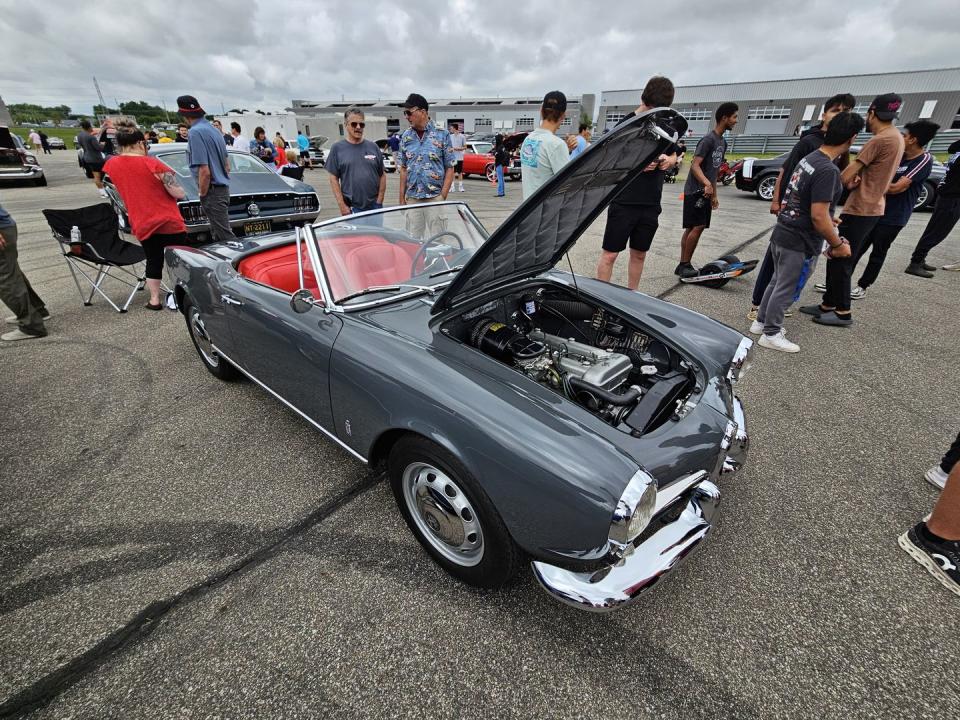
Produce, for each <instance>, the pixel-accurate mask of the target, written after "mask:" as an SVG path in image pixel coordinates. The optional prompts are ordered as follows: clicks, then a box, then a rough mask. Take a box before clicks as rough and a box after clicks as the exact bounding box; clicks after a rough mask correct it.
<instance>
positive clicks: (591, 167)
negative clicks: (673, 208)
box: [431, 108, 687, 314]
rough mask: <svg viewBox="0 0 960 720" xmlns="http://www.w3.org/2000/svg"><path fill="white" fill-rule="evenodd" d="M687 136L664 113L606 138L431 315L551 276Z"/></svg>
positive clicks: (518, 218)
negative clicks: (620, 197) (622, 195)
mask: <svg viewBox="0 0 960 720" xmlns="http://www.w3.org/2000/svg"><path fill="white" fill-rule="evenodd" d="M686 130H687V121H686V120H684V119H683V117H682V116H681V115H680V114H679V113H677V112H675V111H674V110H670V109H669V108H657V109H655V110H650V111H648V112H645V113H643V114H642V115H638V116H636V117H634V118H631V119H630V120H629V121H628V122H626V123H623V124H621V125H620V126H619V127H618V128H617V129H616V130H614V131H612V132H609V133H607V134H606V135H604V136H603V137H602V138H601V139H600V140H598V141H597V142H595V143H593V144H592V145H590V146H589V147H588V148H587V149H586V151H584V152H583V153H581V154H580V155H579V156H577V157H576V158H575V159H574V160H572V161H571V162H569V163H568V164H567V165H566V166H564V168H563V169H562V170H561V171H560V172H558V173H557V174H556V175H554V176H553V177H552V178H550V180H549V181H547V182H546V183H545V184H544V185H543V186H542V187H541V188H540V189H539V190H537V192H536V193H534V194H533V195H532V196H531V197H529V198H528V199H527V200H525V201H524V202H523V203H521V204H520V206H519V207H517V209H516V210H514V211H513V213H512V214H511V215H510V216H509V217H508V218H507V219H506V220H504V222H503V224H502V225H501V226H500V227H499V228H497V230H496V231H495V232H494V233H493V234H492V235H491V236H490V238H489V239H488V240H487V241H486V242H485V243H484V244H483V245H481V246H480V248H479V249H478V250H477V252H476V253H475V254H474V255H473V257H471V258H470V260H468V261H467V263H466V265H464V267H463V269H462V270H461V271H460V272H459V273H457V275H456V277H454V279H453V281H452V282H451V283H450V285H448V286H447V289H446V290H444V291H443V293H441V295H440V296H439V297H438V298H437V300H436V302H435V303H434V304H433V308H432V310H431V312H432V313H434V314H436V313H440V312H443V311H444V310H446V309H448V308H451V307H453V306H454V305H457V304H459V303H461V302H464V301H465V300H468V299H469V298H470V297H472V296H475V295H476V294H478V293H480V292H484V291H486V290H490V289H492V288H495V287H497V286H498V285H503V284H506V283H509V282H512V281H514V280H518V279H520V278H525V277H533V276H534V275H538V274H540V273H542V272H544V271H545V270H548V269H550V268H552V267H553V266H554V265H556V264H557V262H558V261H559V260H560V258H562V257H563V256H564V254H565V253H566V252H567V251H568V250H569V249H570V248H571V247H572V246H573V244H574V243H575V242H576V241H577V239H578V238H579V237H580V236H581V235H582V234H583V232H584V231H585V230H586V229H587V228H588V227H589V226H590V223H592V222H593V221H594V220H595V219H596V217H597V215H599V214H600V213H601V212H603V211H604V209H605V208H606V207H607V205H609V204H610V202H611V201H612V200H613V199H614V198H615V197H616V196H617V194H618V193H619V192H620V191H621V190H623V188H624V187H625V186H626V185H627V184H629V183H630V181H632V180H633V179H634V178H635V177H636V176H637V175H639V174H640V173H641V172H643V169H644V168H645V167H646V166H647V165H648V164H649V163H650V161H651V160H653V159H654V158H656V157H657V156H658V155H660V154H661V153H662V152H664V151H665V150H667V148H669V147H670V146H671V145H672V144H673V142H674V141H675V140H676V139H677V137H678V136H682V135H683V133H685V132H686Z"/></svg>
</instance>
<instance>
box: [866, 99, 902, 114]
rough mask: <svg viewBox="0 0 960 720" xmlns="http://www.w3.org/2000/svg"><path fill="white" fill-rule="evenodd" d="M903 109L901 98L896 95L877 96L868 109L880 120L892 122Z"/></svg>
mask: <svg viewBox="0 0 960 720" xmlns="http://www.w3.org/2000/svg"><path fill="white" fill-rule="evenodd" d="M901 107H903V98H902V97H900V96H899V95H897V94H896V93H884V94H883V95H877V96H876V97H875V98H874V99H873V102H872V103H870V109H871V110H873V112H874V114H875V115H876V116H877V117H878V118H880V119H881V120H893V119H894V118H895V117H897V115H898V114H899V113H900V108H901Z"/></svg>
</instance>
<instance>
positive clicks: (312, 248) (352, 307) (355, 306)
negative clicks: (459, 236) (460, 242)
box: [303, 200, 490, 313]
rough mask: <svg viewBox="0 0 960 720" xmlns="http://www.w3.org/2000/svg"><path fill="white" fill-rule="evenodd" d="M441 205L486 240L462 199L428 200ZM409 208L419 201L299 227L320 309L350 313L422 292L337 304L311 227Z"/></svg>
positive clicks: (440, 286) (486, 234) (440, 287)
mask: <svg viewBox="0 0 960 720" xmlns="http://www.w3.org/2000/svg"><path fill="white" fill-rule="evenodd" d="M444 205H446V206H450V205H456V206H458V210H460V215H461V217H463V218H464V220H465V221H469V222H470V223H471V224H472V225H473V226H474V227H475V228H476V229H477V231H478V232H479V233H480V235H481V236H482V237H483V241H484V242H486V241H487V240H488V239H489V237H490V233H489V232H487V229H486V228H485V227H484V226H483V223H481V222H480V220H479V219H478V218H477V216H476V215H474V214H473V211H472V210H471V209H470V207H469V206H468V205H467V204H466V203H465V202H463V201H462V200H444V201H442V202H435V203H430V204H429V207H431V208H434V207H440V206H444ZM413 207H424V205H420V204H418V205H413V206H411V205H397V206H395V207H389V208H381V209H379V210H366V211H364V212H359V213H356V214H355V215H341V216H340V217H336V218H332V219H330V220H324V221H323V222H318V223H313V224H305V225H304V226H303V231H304V233H305V239H309V242H308V243H307V251H308V252H309V253H310V261H311V262H312V263H313V266H314V267H315V268H317V280H318V282H319V283H320V290H321V292H322V293H323V297H324V301H325V302H324V309H325V310H326V311H327V312H339V313H351V312H356V311H358V310H366V309H369V308H372V307H376V306H378V305H388V304H390V303H395V302H399V301H401V300H409V299H410V298H414V297H417V296H420V295H423V294H424V292H426V291H424V290H420V289H417V290H409V291H407V292H402V293H394V294H392V295H388V296H386V297H383V298H379V299H377V300H368V301H365V302H357V303H353V302H352V303H350V304H349V305H341V304H340V303H338V302H336V301H335V300H334V299H333V291H332V290H331V289H330V279H329V277H328V275H327V268H326V266H325V265H324V264H323V253H321V252H320V247H319V244H318V240H317V236H316V233H315V232H314V231H315V230H324V229H327V228H333V227H336V226H337V225H343V226H344V227H349V228H351V229H353V228H354V227H355V226H354V225H353V224H352V223H350V222H348V220H351V219H353V218H363V217H368V216H372V215H384V214H387V213H391V212H397V211H408V210H410V209H411V208H413ZM308 229H309V234H307V233H308ZM453 277H456V275H454V276H453ZM453 277H451V278H450V279H449V280H445V281H444V282H441V283H437V284H436V285H432V286H431V289H432V290H433V291H434V292H433V293H431V295H436V294H438V293H439V292H440V291H441V290H443V289H445V288H446V287H447V285H449V284H450V283H451V282H452V281H453ZM401 284H402V283H401Z"/></svg>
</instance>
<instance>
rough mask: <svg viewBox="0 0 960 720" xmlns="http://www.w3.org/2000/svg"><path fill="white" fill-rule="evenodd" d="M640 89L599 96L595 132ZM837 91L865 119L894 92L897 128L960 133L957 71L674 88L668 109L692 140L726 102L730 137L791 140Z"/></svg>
mask: <svg viewBox="0 0 960 720" xmlns="http://www.w3.org/2000/svg"><path fill="white" fill-rule="evenodd" d="M641 90H642V88H641V89H636V90H604V91H603V92H601V93H600V115H599V119H598V122H597V125H598V126H599V128H600V129H601V130H603V129H608V128H612V127H613V126H614V125H616V124H617V123H618V122H620V121H621V120H622V119H623V117H624V116H625V115H626V114H627V113H629V112H631V111H633V110H635V109H636V108H637V106H638V105H639V104H640V93H641ZM841 92H848V93H851V94H853V95H854V96H855V97H856V98H857V102H858V105H857V107H856V108H855V110H856V112H858V113H860V114H862V115H866V113H867V108H868V107H869V106H870V101H871V100H872V99H873V98H874V97H876V96H877V95H880V94H881V93H888V92H895V93H898V94H899V95H901V96H902V97H903V108H902V109H901V111H900V117H899V119H898V120H897V124H899V125H903V124H904V123H908V122H911V121H913V120H917V119H920V118H926V119H929V120H932V121H933V122H935V123H937V124H938V125H940V127H941V130H950V129H954V130H960V68H942V69H938V70H916V71H904V72H892V73H876V74H872V75H837V76H832V77H820V78H800V79H796V80H764V81H758V82H740V83H723V84H718V85H683V86H678V87H677V89H676V96H675V98H674V101H673V107H674V108H675V109H676V110H677V111H679V112H680V113H681V114H682V115H683V116H684V117H685V118H686V119H687V121H688V122H689V123H690V129H691V130H692V131H693V134H694V135H697V136H699V135H703V134H704V133H706V132H707V131H709V130H710V129H711V128H712V126H713V122H714V112H715V111H716V109H717V106H719V105H720V103H723V102H726V101H728V100H731V101H733V102H735V103H737V105H739V106H740V121H739V122H738V123H737V126H736V127H735V128H734V130H733V133H734V135H793V134H794V133H795V132H796V131H797V130H802V129H805V128H806V127H809V126H810V125H811V124H813V123H815V122H816V121H817V120H818V119H819V117H820V112H821V110H822V108H823V102H824V100H826V99H827V98H829V97H830V96H831V95H834V94H836V93H841Z"/></svg>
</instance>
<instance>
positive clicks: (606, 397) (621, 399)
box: [567, 377, 640, 405]
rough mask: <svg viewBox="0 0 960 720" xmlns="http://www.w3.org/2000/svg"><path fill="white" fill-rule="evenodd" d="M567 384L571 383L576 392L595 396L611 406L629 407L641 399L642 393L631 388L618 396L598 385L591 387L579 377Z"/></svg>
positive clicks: (573, 378) (570, 379)
mask: <svg viewBox="0 0 960 720" xmlns="http://www.w3.org/2000/svg"><path fill="white" fill-rule="evenodd" d="M567 382H568V383H570V387H572V388H573V389H574V390H584V391H586V392H588V393H590V394H592V395H595V396H596V397H598V398H599V399H601V400H603V401H604V402H605V403H609V404H610V405H629V404H630V403H633V402H636V401H637V398H639V397H640V391H639V390H637V388H635V387H632V388H630V389H629V390H627V391H626V392H625V393H623V394H622V395H618V394H616V393H612V392H610V391H608V390H604V389H603V388H601V387H597V386H596V385H591V384H590V383H588V382H587V381H585V380H581V379H580V378H578V377H572V378H569V379H568V380H567Z"/></svg>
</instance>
